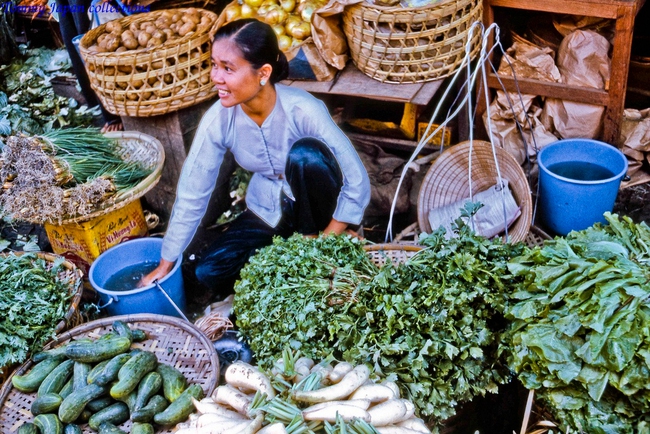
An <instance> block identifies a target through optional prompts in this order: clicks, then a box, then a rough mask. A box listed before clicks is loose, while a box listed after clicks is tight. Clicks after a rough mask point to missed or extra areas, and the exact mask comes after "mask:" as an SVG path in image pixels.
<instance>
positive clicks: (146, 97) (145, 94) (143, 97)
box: [142, 92, 153, 99]
mask: <svg viewBox="0 0 650 434" xmlns="http://www.w3.org/2000/svg"><path fill="white" fill-rule="evenodd" d="M151 95H153V93H152V92H144V93H143V94H142V99H149V98H151Z"/></svg>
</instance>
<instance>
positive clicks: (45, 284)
mask: <svg viewBox="0 0 650 434" xmlns="http://www.w3.org/2000/svg"><path fill="white" fill-rule="evenodd" d="M62 264H63V259H60V260H57V261H54V262H48V261H45V260H44V259H42V258H39V257H38V256H37V255H36V254H35V253H26V254H23V255H20V256H17V255H7V256H3V257H1V258H0V311H1V312H3V318H2V320H1V321H0V370H2V369H6V368H8V367H9V366H11V365H13V364H15V363H22V362H24V361H25V360H26V359H27V356H28V355H29V354H30V353H33V352H35V351H37V350H40V349H41V348H42V347H43V345H44V344H45V343H46V342H48V341H49V340H50V339H52V338H53V337H54V333H55V330H56V326H57V324H58V323H59V321H61V320H62V319H63V318H64V317H65V314H66V312H67V311H68V308H69V306H70V298H71V297H72V294H71V293H70V284H71V279H73V278H75V277H74V276H73V275H71V274H70V273H69V272H68V271H67V270H66V269H65V267H64V266H63V265H62Z"/></svg>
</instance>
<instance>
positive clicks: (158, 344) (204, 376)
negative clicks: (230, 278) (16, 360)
mask: <svg viewBox="0 0 650 434" xmlns="http://www.w3.org/2000/svg"><path fill="white" fill-rule="evenodd" d="M116 320H121V321H124V322H126V323H127V324H128V325H129V327H131V328H138V329H141V330H144V331H145V332H146V334H147V339H146V340H144V341H142V342H138V343H133V345H132V347H133V348H141V349H143V350H147V351H151V352H153V353H155V354H156V357H157V358H158V362H160V363H166V364H168V365H171V366H174V367H175V368H177V369H178V370H179V371H181V372H182V373H183V375H184V376H185V378H187V380H188V384H191V383H196V384H200V385H201V387H202V388H203V391H204V392H205V394H206V396H207V395H210V394H212V392H213V391H214V389H215V388H216V386H217V383H218V381H219V357H218V355H217V352H216V351H215V349H214V347H213V345H212V342H211V341H210V340H209V339H208V338H207V336H205V334H203V332H201V331H200V330H199V329H197V328H196V327H195V326H194V325H192V324H190V323H188V322H187V321H183V320H180V319H177V318H174V317H170V316H164V315H151V314H137V315H124V316H114V317H109V318H104V319H101V320H96V321H91V322H88V323H85V324H83V325H81V326H78V327H76V328H74V329H72V330H70V331H68V332H65V333H63V334H61V335H59V336H57V337H56V338H55V339H54V340H53V341H52V342H50V343H49V344H48V345H46V347H45V349H50V348H55V347H57V346H59V345H62V344H64V343H66V342H68V341H70V340H71V339H79V338H83V337H89V338H91V339H97V338H99V337H100V336H101V335H103V334H106V333H108V332H109V331H110V330H111V325H112V324H113V322H114V321H116ZM32 365H33V364H32V362H31V361H29V362H27V363H25V364H24V365H22V366H21V367H20V368H18V369H17V370H16V371H15V372H14V373H13V374H12V375H22V374H25V373H26V372H27V371H29V370H30V369H31V367H32ZM9 380H11V377H10V378H9ZM35 398H36V393H35V392H34V393H23V392H20V391H18V390H17V389H15V388H14V387H13V385H12V383H11V381H6V382H5V384H4V385H3V386H2V389H0V404H1V405H2V409H1V410H0V432H3V433H13V432H16V431H17V430H18V427H19V426H20V425H22V424H23V423H26V422H30V421H32V420H33V416H32V414H31V412H30V408H31V405H32V402H33V401H34V399H35ZM131 424H132V423H131V421H127V422H125V423H124V424H122V425H120V427H121V428H122V429H124V430H126V431H127V432H129V430H130V428H131ZM80 428H82V431H83V432H84V433H87V434H90V433H95V431H93V430H92V429H90V427H88V426H87V425H81V426H80ZM173 430H174V427H168V428H162V427H158V428H157V431H156V433H157V434H162V433H171V432H173Z"/></svg>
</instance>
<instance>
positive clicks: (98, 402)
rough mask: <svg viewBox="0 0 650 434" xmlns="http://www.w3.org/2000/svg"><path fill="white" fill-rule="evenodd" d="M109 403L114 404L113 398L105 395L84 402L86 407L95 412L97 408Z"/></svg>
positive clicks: (99, 408) (104, 406)
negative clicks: (86, 402)
mask: <svg viewBox="0 0 650 434" xmlns="http://www.w3.org/2000/svg"><path fill="white" fill-rule="evenodd" d="M111 404H115V400H114V399H113V397H112V396H110V395H106V396H102V397H99V398H97V399H93V400H92V401H90V402H89V403H88V404H86V408H87V409H88V410H90V411H92V412H93V413H97V412H98V411H99V410H101V409H103V408H106V407H108V406H109V405H111Z"/></svg>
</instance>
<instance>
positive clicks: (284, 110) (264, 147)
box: [162, 84, 370, 261]
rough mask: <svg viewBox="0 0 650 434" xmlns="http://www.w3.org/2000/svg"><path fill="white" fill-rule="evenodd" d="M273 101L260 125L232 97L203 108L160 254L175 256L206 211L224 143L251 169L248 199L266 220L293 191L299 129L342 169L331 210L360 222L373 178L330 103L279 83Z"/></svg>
mask: <svg viewBox="0 0 650 434" xmlns="http://www.w3.org/2000/svg"><path fill="white" fill-rule="evenodd" d="M275 89H276V92H277V99H276V104H275V107H274V109H273V111H272V112H271V114H270V115H269V117H268V118H267V119H266V120H265V121H264V123H263V124H262V126H261V127H259V126H258V125H257V124H256V123H255V122H254V121H253V120H252V119H251V118H250V117H248V115H246V114H245V113H244V111H243V110H242V108H241V107H240V106H239V105H237V106H234V107H230V108H224V107H223V106H222V105H221V103H220V102H218V101H217V102H216V103H215V104H214V105H213V106H212V107H211V108H210V109H209V110H208V111H207V112H206V114H205V115H204V116H203V119H202V120H201V123H200V125H199V128H198V130H197V132H196V135H195V137H194V142H193V143H192V148H191V150H190V152H189V155H188V156H187V159H186V160H185V163H184V165H183V170H182V172H181V176H180V179H179V182H178V189H177V193H176V202H175V203H174V208H173V211H172V216H171V220H170V223H169V226H168V230H167V233H166V234H165V238H164V241H163V246H162V258H163V259H166V260H168V261H175V260H176V259H177V258H178V257H179V256H180V255H181V254H182V253H183V251H184V250H185V248H186V247H187V246H188V244H189V243H190V241H191V240H192V237H193V236H194V233H195V232H196V229H197V228H198V226H199V223H200V221H201V218H202V217H203V215H204V213H205V211H206V208H207V205H208V201H209V199H210V195H211V193H212V190H213V189H214V187H215V182H216V179H217V176H218V174H219V168H220V167H221V164H222V162H223V158H224V155H225V153H226V151H228V150H230V151H231V152H232V153H233V155H234V157H235V160H236V161H237V163H238V164H239V165H240V166H241V167H242V168H244V169H246V170H248V171H251V172H253V173H254V174H253V177H252V178H251V180H250V183H249V185H248V190H247V193H246V205H247V206H248V208H249V209H250V210H251V211H253V212H254V213H255V214H257V215H258V216H259V217H260V218H261V219H263V220H264V221H265V222H266V223H268V224H269V225H270V226H273V227H275V226H276V225H277V224H278V223H279V221H280V218H281V216H282V208H281V193H282V191H283V190H284V191H285V192H286V194H287V196H289V197H291V198H293V195H292V194H291V189H290V188H289V185H288V184H287V182H286V181H285V180H284V178H285V177H284V170H285V165H286V160H287V155H288V153H289V150H290V148H291V146H292V145H293V144H294V143H295V142H296V141H297V140H298V139H301V138H304V137H313V138H316V139H318V140H320V141H322V142H323V143H325V144H326V145H327V146H328V147H329V149H330V150H331V151H332V153H333V154H334V157H335V158H336V161H337V162H338V164H339V167H340V169H341V172H342V174H343V187H342V188H341V192H340V193H339V197H338V200H337V206H336V210H335V211H334V215H333V218H335V219H336V220H338V221H341V222H345V223H349V224H359V223H360V222H361V219H362V217H363V212H364V209H365V208H366V206H367V205H368V202H369V201H370V181H369V179H368V174H367V172H366V169H365V168H364V166H363V164H362V162H361V159H360V158H359V156H358V154H357V152H356V150H355V149H354V147H353V146H352V144H351V143H350V140H349V139H348V138H347V137H346V136H345V134H343V132H342V131H341V130H340V129H339V127H338V126H337V125H336V124H335V123H334V121H333V120H332V117H331V116H330V115H329V112H328V110H327V107H326V106H325V104H323V102H322V101H320V100H318V99H316V98H315V97H313V96H312V95H310V94H309V93H308V92H306V91H304V90H301V89H295V88H291V87H287V86H284V85H281V84H276V85H275Z"/></svg>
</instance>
